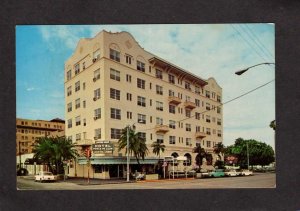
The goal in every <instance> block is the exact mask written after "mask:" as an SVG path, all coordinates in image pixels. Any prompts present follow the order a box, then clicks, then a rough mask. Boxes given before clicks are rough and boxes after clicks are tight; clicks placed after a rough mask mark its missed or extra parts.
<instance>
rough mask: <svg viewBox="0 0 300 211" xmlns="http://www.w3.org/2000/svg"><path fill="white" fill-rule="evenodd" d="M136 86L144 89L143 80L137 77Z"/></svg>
mask: <svg viewBox="0 0 300 211" xmlns="http://www.w3.org/2000/svg"><path fill="white" fill-rule="evenodd" d="M137 87H138V88H141V89H145V80H143V79H140V78H138V79H137Z"/></svg>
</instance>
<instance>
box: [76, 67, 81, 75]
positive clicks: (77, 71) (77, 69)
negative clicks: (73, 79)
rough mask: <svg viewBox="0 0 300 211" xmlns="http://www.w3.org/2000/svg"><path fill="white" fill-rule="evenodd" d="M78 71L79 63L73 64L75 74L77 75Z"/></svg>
mask: <svg viewBox="0 0 300 211" xmlns="http://www.w3.org/2000/svg"><path fill="white" fill-rule="evenodd" d="M79 72H80V66H79V64H75V75H77V74H78V73H79Z"/></svg>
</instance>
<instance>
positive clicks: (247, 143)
mask: <svg viewBox="0 0 300 211" xmlns="http://www.w3.org/2000/svg"><path fill="white" fill-rule="evenodd" d="M246 143H247V163H248V165H247V167H248V170H249V147H248V141H247V142H246Z"/></svg>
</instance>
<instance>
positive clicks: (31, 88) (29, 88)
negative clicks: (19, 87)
mask: <svg viewBox="0 0 300 211" xmlns="http://www.w3.org/2000/svg"><path fill="white" fill-rule="evenodd" d="M26 90H27V91H28V92H30V91H33V90H35V88H34V87H28V88H27V89H26Z"/></svg>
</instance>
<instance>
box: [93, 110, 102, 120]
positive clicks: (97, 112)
mask: <svg viewBox="0 0 300 211" xmlns="http://www.w3.org/2000/svg"><path fill="white" fill-rule="evenodd" d="M100 118H101V108H97V109H95V110H94V120H96V119H100Z"/></svg>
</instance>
